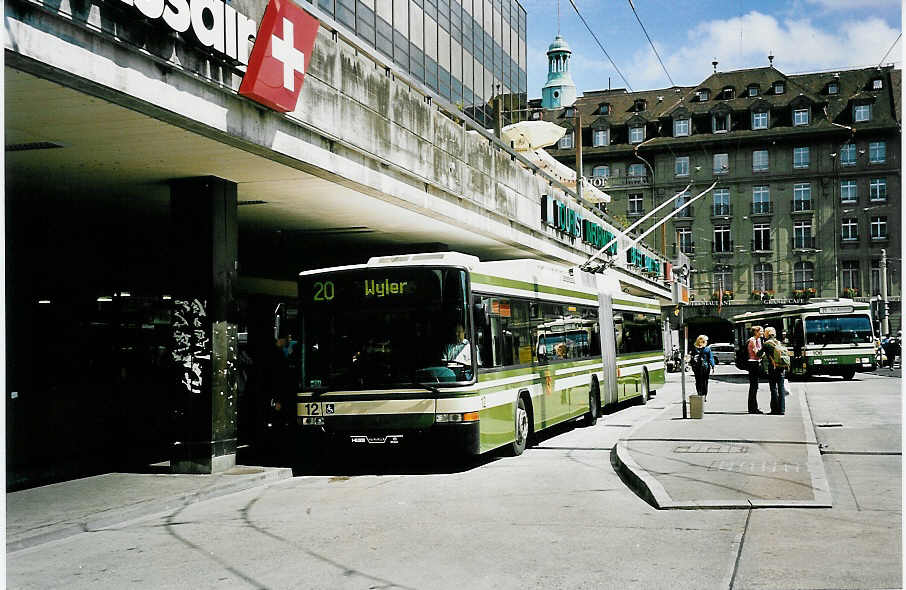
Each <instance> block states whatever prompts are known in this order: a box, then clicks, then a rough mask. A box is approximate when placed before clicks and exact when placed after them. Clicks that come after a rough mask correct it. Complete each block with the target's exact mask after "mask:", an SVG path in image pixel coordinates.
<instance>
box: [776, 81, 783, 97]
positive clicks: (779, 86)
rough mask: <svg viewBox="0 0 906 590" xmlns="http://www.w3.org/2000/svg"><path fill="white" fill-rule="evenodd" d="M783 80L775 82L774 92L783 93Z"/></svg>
mask: <svg viewBox="0 0 906 590" xmlns="http://www.w3.org/2000/svg"><path fill="white" fill-rule="evenodd" d="M783 90H784V88H783V82H774V94H783Z"/></svg>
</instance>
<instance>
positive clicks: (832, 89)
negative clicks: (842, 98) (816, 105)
mask: <svg viewBox="0 0 906 590" xmlns="http://www.w3.org/2000/svg"><path fill="white" fill-rule="evenodd" d="M827 93H828V94H840V85H839V84H837V83H836V82H831V83H830V84H828V85H827Z"/></svg>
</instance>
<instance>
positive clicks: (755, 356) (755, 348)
mask: <svg viewBox="0 0 906 590" xmlns="http://www.w3.org/2000/svg"><path fill="white" fill-rule="evenodd" d="M751 331H752V337H751V338H749V340H748V341H747V342H746V352H747V353H748V363H747V368H748V370H749V413H750V414H764V412H762V411H761V410H759V409H758V375H759V366H758V362H759V357H760V354H759V353H760V352H761V326H752V328H751Z"/></svg>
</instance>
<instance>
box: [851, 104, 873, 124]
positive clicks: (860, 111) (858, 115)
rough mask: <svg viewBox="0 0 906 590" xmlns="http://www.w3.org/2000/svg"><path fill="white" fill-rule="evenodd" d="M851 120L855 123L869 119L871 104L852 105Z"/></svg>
mask: <svg viewBox="0 0 906 590" xmlns="http://www.w3.org/2000/svg"><path fill="white" fill-rule="evenodd" d="M853 121H855V122H856V123H862V122H865V121H871V105H870V104H857V105H853Z"/></svg>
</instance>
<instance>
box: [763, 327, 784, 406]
mask: <svg viewBox="0 0 906 590" xmlns="http://www.w3.org/2000/svg"><path fill="white" fill-rule="evenodd" d="M764 335H765V338H766V339H765V341H764V346H762V347H761V351H760V352H759V355H760V356H761V359H762V366H763V367H764V369H765V373H767V376H768V386H769V387H770V388H771V414H774V415H775V416H782V415H783V414H785V413H786V398H785V391H784V377H785V375H786V369H787V368H788V367H789V365H790V361H789V359H790V353H789V352H788V351H787V350H786V347H785V346H784V345H783V344H782V343H781V342H780V341H779V340H777V330H776V329H774V328H772V327H770V326H768V327H767V328H765V330H764Z"/></svg>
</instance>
